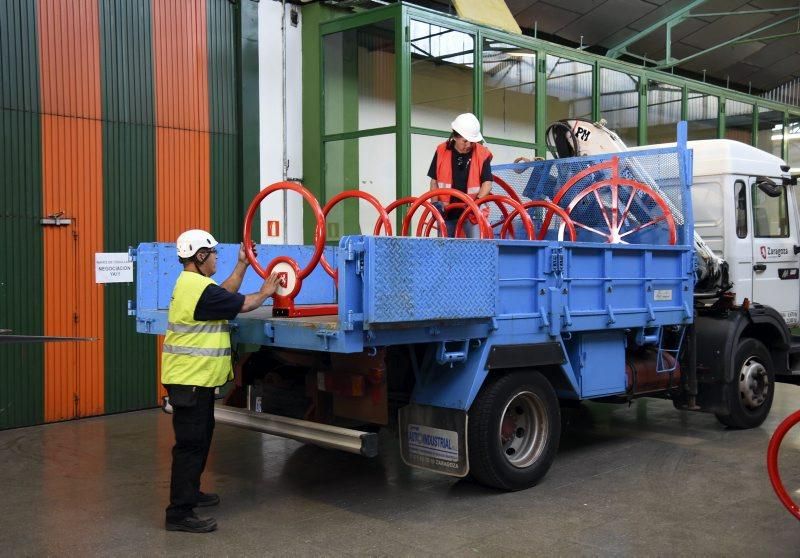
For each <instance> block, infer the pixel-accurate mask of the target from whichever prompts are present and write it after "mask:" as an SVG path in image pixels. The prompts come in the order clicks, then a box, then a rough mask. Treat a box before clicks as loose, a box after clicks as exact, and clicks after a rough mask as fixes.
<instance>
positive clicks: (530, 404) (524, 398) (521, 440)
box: [498, 391, 550, 469]
mask: <svg viewBox="0 0 800 558" xmlns="http://www.w3.org/2000/svg"><path fill="white" fill-rule="evenodd" d="M498 435H499V437H500V445H501V447H502V451H503V455H504V456H505V458H506V460H507V461H508V463H509V464H510V465H512V466H514V467H517V468H519V469H522V468H525V467H528V466H530V465H531V464H532V463H534V462H535V461H536V460H537V459H539V457H540V456H541V454H542V452H543V451H544V448H545V445H546V444H547V439H548V438H549V437H550V425H549V423H548V421H547V413H546V410H545V405H544V402H543V401H542V400H541V399H540V398H539V397H538V396H537V395H536V394H534V393H531V392H530V391H523V392H520V393H518V394H516V395H515V396H514V397H512V398H511V399H510V400H509V402H508V403H507V404H506V406H505V408H504V409H503V414H502V419H501V420H500V431H499V432H498Z"/></svg>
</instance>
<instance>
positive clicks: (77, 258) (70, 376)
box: [37, 0, 105, 421]
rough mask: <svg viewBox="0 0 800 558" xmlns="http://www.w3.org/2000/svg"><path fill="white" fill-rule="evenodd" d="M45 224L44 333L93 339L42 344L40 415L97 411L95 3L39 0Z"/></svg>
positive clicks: (99, 208)
mask: <svg viewBox="0 0 800 558" xmlns="http://www.w3.org/2000/svg"><path fill="white" fill-rule="evenodd" d="M37 21H38V42H39V79H40V102H41V112H42V113H43V114H42V117H41V138H42V139H41V141H42V214H43V215H52V214H55V213H61V214H62V216H63V217H65V218H70V219H72V223H71V224H70V225H67V226H58V227H45V228H44V230H43V235H44V258H45V261H44V314H45V324H44V334H45V335H68V336H78V337H94V338H97V339H98V340H97V341H92V342H82V343H48V344H46V345H45V349H44V350H45V371H44V376H45V377H44V391H45V420H47V421H53V420H62V419H68V418H74V417H78V416H88V415H96V414H102V413H103V412H104V410H105V408H104V407H105V405H104V376H105V374H104V360H103V356H104V355H103V351H104V347H103V341H102V337H103V331H104V324H103V319H104V308H103V288H102V286H100V285H96V284H95V282H94V254H95V252H102V251H103V159H102V124H101V121H100V117H101V113H102V108H101V101H100V43H99V19H98V5H97V1H96V0H70V1H65V0H39V3H38V6H37Z"/></svg>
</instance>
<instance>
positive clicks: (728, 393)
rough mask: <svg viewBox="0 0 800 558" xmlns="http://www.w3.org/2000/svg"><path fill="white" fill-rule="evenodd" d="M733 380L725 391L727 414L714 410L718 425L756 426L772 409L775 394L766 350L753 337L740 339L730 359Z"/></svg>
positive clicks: (769, 360) (744, 427) (734, 426)
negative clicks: (732, 366)
mask: <svg viewBox="0 0 800 558" xmlns="http://www.w3.org/2000/svg"><path fill="white" fill-rule="evenodd" d="M733 365H734V374H735V376H734V379H733V381H732V382H729V383H728V384H726V385H725V386H724V387H723V388H722V389H723V390H724V391H725V393H724V400H725V401H727V405H728V413H727V414H720V413H717V414H716V417H717V420H719V421H720V422H721V423H722V424H724V425H725V426H728V427H730V428H738V429H746V428H755V427H757V426H760V425H761V423H762V422H764V419H766V418H767V415H768V414H769V411H770V409H771V408H772V398H773V396H774V394H775V371H774V370H773V368H772V358H771V357H770V354H769V351H768V350H767V348H766V347H765V346H764V344H763V343H762V342H761V341H758V340H757V339H749V338H745V339H741V340H739V346H738V347H737V348H736V355H735V357H734V360H733Z"/></svg>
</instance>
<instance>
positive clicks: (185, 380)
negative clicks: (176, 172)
mask: <svg viewBox="0 0 800 558" xmlns="http://www.w3.org/2000/svg"><path fill="white" fill-rule="evenodd" d="M216 246H217V241H216V240H214V237H213V236H211V234H209V233H207V232H206V231H202V230H197V229H193V230H189V231H186V232H184V233H182V234H181V235H180V236H179V237H178V241H177V252H178V260H179V261H180V262H181V263H182V264H183V272H182V273H181V274H180V276H178V281H177V282H176V283H175V289H174V290H173V291H172V300H171V301H170V304H169V314H168V318H167V321H168V323H167V333H166V337H165V338H164V348H163V352H162V355H161V383H162V384H164V387H165V388H166V389H167V393H168V394H169V402H170V404H171V405H172V408H173V415H172V427H173V429H174V430H175V446H174V447H173V448H172V478H171V481H170V496H169V499H170V503H169V506H168V507H167V518H166V529H167V530H168V531H188V532H191V533H206V532H209V531H213V530H214V529H216V528H217V522H216V521H215V520H214V519H213V518H201V517H198V516H197V515H196V514H195V512H194V508H196V507H205V506H215V505H217V504H218V503H219V496H217V495H216V494H207V493H204V492H201V491H200V476H201V475H202V473H203V470H204V469H205V466H206V459H207V458H208V450H209V448H210V447H211V436H212V434H213V433H214V393H215V390H216V388H218V387H220V386H222V385H223V384H225V383H226V382H228V381H229V380H231V379H233V367H232V364H231V338H230V326H229V324H228V320H230V319H232V318H235V317H236V315H237V314H239V313H241V312H250V311H251V310H255V309H256V308H259V307H260V306H261V305H262V304H263V303H264V301H265V300H266V299H267V298H268V297H270V296H272V294H273V293H274V292H275V289H276V288H277V287H278V284H279V282H280V279H279V278H278V276H277V275H276V274H272V275H270V276H269V277H268V278H267V279H266V280H264V283H263V284H262V285H261V288H260V289H259V291H258V292H256V293H253V294H248V295H243V294H240V293H239V287H241V285H242V280H243V279H244V274H245V272H246V271H247V266H248V262H247V257H246V256H245V251H244V247H241V248H240V249H239V259H238V261H237V262H236V267H234V269H233V273H231V275H230V277H228V278H227V279H226V280H225V281H223V282H222V284H221V285H217V283H216V282H215V281H214V280H213V279H211V276H212V275H214V274H215V273H216V272H217V249H216Z"/></svg>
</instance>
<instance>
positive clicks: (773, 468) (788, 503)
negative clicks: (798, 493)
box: [767, 411, 800, 519]
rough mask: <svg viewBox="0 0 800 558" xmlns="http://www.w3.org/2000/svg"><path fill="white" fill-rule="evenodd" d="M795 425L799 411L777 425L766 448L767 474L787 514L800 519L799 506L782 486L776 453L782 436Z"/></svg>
mask: <svg viewBox="0 0 800 558" xmlns="http://www.w3.org/2000/svg"><path fill="white" fill-rule="evenodd" d="M797 423H800V411H795V412H794V413H792V414H791V415H789V416H788V417H786V418H785V419H784V420H783V422H781V423H780V424H779V425H778V428H776V429H775V433H774V434H773V435H772V438H770V440H769V447H768V448H767V471H768V472H769V482H770V483H772V489H773V490H774V491H775V494H777V495H778V499H779V500H780V501H781V503H782V504H783V505H784V506H785V507H786V509H787V510H789V513H791V514H792V515H793V516H794V517H795V518H796V519H800V506H798V505H797V504H796V503H795V502H794V501H793V500H792V498H791V496H789V493H788V492H787V491H786V487H785V486H783V482H782V481H781V475H780V472H779V471H778V451H779V450H780V447H781V442H782V441H783V438H784V436H786V433H787V432H789V430H790V429H791V428H792V427H793V426H794V425H796V424H797Z"/></svg>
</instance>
